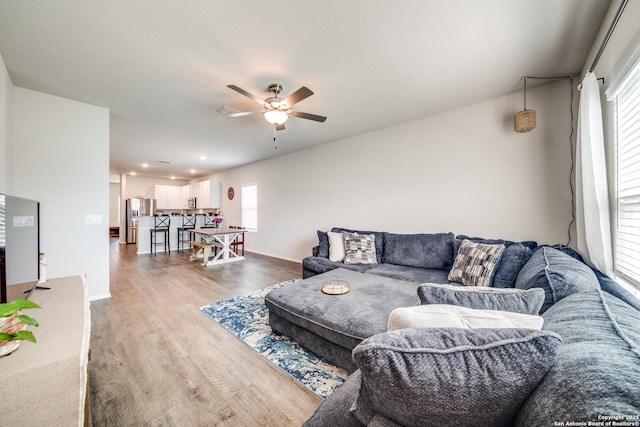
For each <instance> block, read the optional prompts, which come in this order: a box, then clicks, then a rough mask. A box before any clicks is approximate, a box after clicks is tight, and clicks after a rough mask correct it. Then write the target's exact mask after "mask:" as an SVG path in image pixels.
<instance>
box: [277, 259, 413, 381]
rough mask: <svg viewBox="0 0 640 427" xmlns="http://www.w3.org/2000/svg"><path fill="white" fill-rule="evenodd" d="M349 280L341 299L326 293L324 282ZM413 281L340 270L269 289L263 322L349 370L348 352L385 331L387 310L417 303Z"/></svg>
mask: <svg viewBox="0 0 640 427" xmlns="http://www.w3.org/2000/svg"><path fill="white" fill-rule="evenodd" d="M335 277H337V278H338V279H341V280H346V281H347V282H349V292H348V293H346V294H344V295H327V294H325V293H323V292H322V286H323V283H325V282H327V281H328V280H329V279H330V278H335ZM418 286H420V284H419V283H416V282H405V281H402V280H396V279H390V278H387V277H382V276H378V275H374V274H363V273H358V272H355V271H351V270H346V269H343V268H338V269H336V270H332V271H329V272H327V273H323V274H319V275H317V276H313V277H310V278H308V279H305V280H302V281H299V282H295V283H292V284H289V285H285V286H283V287H280V288H277V289H274V290H273V291H271V292H269V294H267V296H266V297H265V303H266V305H267V308H268V309H269V324H270V325H271V328H272V329H273V330H274V332H277V333H280V334H282V335H286V336H289V337H291V338H292V339H294V340H295V341H297V342H298V343H300V344H302V345H303V346H304V347H306V348H308V349H309V350H311V351H313V352H314V353H316V354H318V355H320V356H322V357H324V358H326V359H328V360H329V361H331V362H333V363H335V364H336V365H338V366H340V367H341V368H344V369H347V370H348V371H350V372H353V371H354V370H355V369H356V366H355V364H354V362H353V359H352V358H351V351H352V350H353V349H354V347H355V346H356V345H358V344H359V343H360V342H361V341H362V340H364V339H365V338H368V337H370V336H372V335H375V334H378V333H381V332H386V331H387V320H388V318H389V314H390V313H391V311H392V310H393V309H395V308H398V307H407V306H411V305H417V304H419V303H420V301H419V299H418V294H417V288H418Z"/></svg>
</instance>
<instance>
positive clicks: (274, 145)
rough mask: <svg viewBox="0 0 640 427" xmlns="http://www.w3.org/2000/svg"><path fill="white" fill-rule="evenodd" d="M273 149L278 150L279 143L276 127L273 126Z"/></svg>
mask: <svg viewBox="0 0 640 427" xmlns="http://www.w3.org/2000/svg"><path fill="white" fill-rule="evenodd" d="M273 149H274V150H277V149H278V142H277V141H276V125H273Z"/></svg>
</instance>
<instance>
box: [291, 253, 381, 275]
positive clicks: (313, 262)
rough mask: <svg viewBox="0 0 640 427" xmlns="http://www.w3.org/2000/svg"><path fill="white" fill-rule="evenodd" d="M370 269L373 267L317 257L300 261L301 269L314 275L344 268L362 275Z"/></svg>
mask: <svg viewBox="0 0 640 427" xmlns="http://www.w3.org/2000/svg"><path fill="white" fill-rule="evenodd" d="M371 267H373V265H371V264H345V263H344V262H336V261H331V260H330V259H329V258H322V257H317V256H308V257H306V258H305V259H303V260H302V268H303V269H304V270H308V271H313V272H314V273H316V274H321V273H326V272H327V271H331V270H334V269H336V268H346V269H347V270H352V271H359V272H360V273H364V272H366V271H367V270H369V269H370V268H371Z"/></svg>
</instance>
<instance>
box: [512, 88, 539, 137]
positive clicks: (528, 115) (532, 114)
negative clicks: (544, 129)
mask: <svg viewBox="0 0 640 427" xmlns="http://www.w3.org/2000/svg"><path fill="white" fill-rule="evenodd" d="M522 78H523V79H524V110H522V111H520V112H519V113H518V114H516V115H515V117H514V118H513V123H514V129H515V131H516V132H518V133H524V132H530V131H532V130H533V129H535V127H536V110H527V76H522Z"/></svg>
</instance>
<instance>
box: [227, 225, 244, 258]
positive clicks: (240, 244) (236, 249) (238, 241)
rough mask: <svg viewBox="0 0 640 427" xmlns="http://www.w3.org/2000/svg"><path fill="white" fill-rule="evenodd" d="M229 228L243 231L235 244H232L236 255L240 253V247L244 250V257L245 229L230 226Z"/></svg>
mask: <svg viewBox="0 0 640 427" xmlns="http://www.w3.org/2000/svg"><path fill="white" fill-rule="evenodd" d="M229 228H234V229H239V230H243V231H242V233H240V234H238V237H236V238H235V240H234V241H233V243H231V248H232V249H233V251H234V252H235V253H238V246H240V247H241V248H240V249H241V250H242V256H244V227H238V226H236V225H230V226H229Z"/></svg>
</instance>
